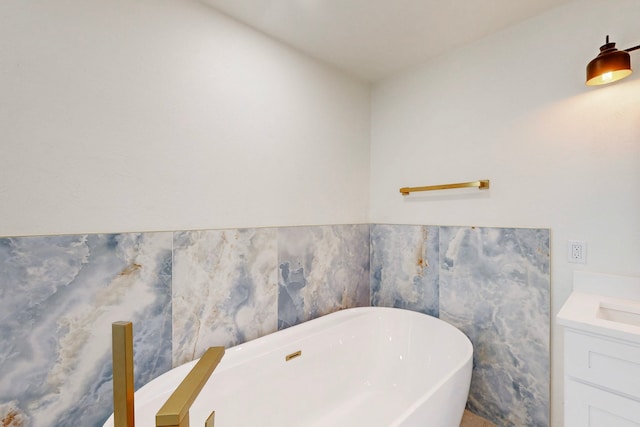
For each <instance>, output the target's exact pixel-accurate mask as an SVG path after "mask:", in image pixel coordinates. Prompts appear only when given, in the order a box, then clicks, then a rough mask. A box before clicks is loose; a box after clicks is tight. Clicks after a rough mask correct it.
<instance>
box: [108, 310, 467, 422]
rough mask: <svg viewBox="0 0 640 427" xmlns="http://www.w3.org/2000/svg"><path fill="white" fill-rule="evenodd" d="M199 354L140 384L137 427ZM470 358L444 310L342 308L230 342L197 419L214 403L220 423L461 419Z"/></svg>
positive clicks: (151, 416) (195, 410) (197, 407)
mask: <svg viewBox="0 0 640 427" xmlns="http://www.w3.org/2000/svg"><path fill="white" fill-rule="evenodd" d="M298 351H300V352H301V355H300V356H298V357H295V358H293V359H291V360H290V361H286V360H285V358H286V356H287V355H290V354H292V353H295V352H298ZM195 362H196V361H193V362H190V363H187V364H185V365H182V366H180V367H177V368H175V369H173V370H171V371H169V372H167V373H166V374H164V375H161V376H160V377H158V378H156V379H155V380H153V381H151V382H150V383H149V384H147V385H145V386H144V387H142V388H141V389H140V390H139V391H137V392H136V394H135V409H136V426H137V427H151V426H154V421H155V413H156V412H157V411H158V409H159V408H160V406H161V405H162V404H163V403H164V401H165V400H166V399H167V398H168V397H169V395H170V394H171V393H172V391H173V390H174V389H175V387H176V386H177V385H178V384H179V382H180V381H181V380H182V378H183V377H184V376H185V375H186V374H187V372H188V371H189V370H190V369H191V368H192V367H193V365H194V364H195ZM471 365H472V346H471V342H470V341H469V340H468V339H467V337H466V336H465V335H464V334H462V333H461V332H460V331H459V330H458V329H456V328H454V327H453V326H451V325H449V324H447V323H445V322H443V321H441V320H439V319H436V318H433V317H431V316H427V315H424V314H420V313H415V312H411V311H406V310H400V309H388V308H373V307H367V308H354V309H348V310H343V311H340V312H337V313H333V314H330V315H327V316H324V317H321V318H319V319H315V320H312V321H309V322H306V323H303V324H300V325H297V326H294V327H291V328H289V329H285V330H283V331H279V332H276V333H274V334H271V335H268V336H266V337H263V338H260V339H257V340H254V341H250V342H248V343H245V344H242V345H239V346H236V347H233V348H229V349H227V351H226V354H225V356H224V358H223V359H222V362H221V363H220V365H219V366H218V368H217V369H216V371H215V372H214V373H213V375H212V376H211V378H210V379H209V381H208V382H207V384H206V385H205V386H204V388H203V389H202V392H201V393H200V395H199V397H198V398H197V399H196V400H195V402H194V404H193V406H192V408H191V411H190V419H191V426H203V425H204V420H205V419H206V418H207V417H208V416H209V414H210V413H211V411H213V410H215V411H216V417H215V420H216V421H215V424H216V426H217V427H251V426H256V427H258V426H259V427H270V426H273V427H276V426H277V427H316V426H317V427H320V426H322V427H359V426H361V427H365V426H366V427H376V426H378V427H396V426H397V427H400V426H402V427H413V426H416V427H418V426H420V427H424V426H431V427H458V426H459V423H460V419H461V417H462V413H463V410H464V406H465V403H466V400H467V395H468V392H469V384H470V381H471ZM105 426H106V427H111V426H113V421H112V418H110V419H109V420H108V421H107V422H106V423H105Z"/></svg>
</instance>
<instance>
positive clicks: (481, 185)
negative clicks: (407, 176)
mask: <svg viewBox="0 0 640 427" xmlns="http://www.w3.org/2000/svg"><path fill="white" fill-rule="evenodd" d="M470 187H477V188H478V189H479V190H487V189H489V180H488V179H482V180H480V181H472V182H461V183H458V184H442V185H430V186H427V187H402V188H401V189H400V193H401V194H402V195H403V196H407V195H408V194H409V193H413V192H414V191H434V190H450V189H453V188H470Z"/></svg>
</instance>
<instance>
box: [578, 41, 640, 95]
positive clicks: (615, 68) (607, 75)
mask: <svg viewBox="0 0 640 427" xmlns="http://www.w3.org/2000/svg"><path fill="white" fill-rule="evenodd" d="M638 48H640V46H636V47H633V48H631V49H626V50H618V49H616V44H615V43H610V42H609V36H607V39H606V43H605V44H604V45H602V46H601V47H600V54H598V56H597V57H596V58H595V59H593V60H592V61H591V62H589V65H587V82H586V84H587V86H597V85H603V84H607V83H613V82H615V81H617V80H620V79H623V78H625V77H627V76H628V75H630V74H631V55H629V52H630V51H632V50H636V49H638Z"/></svg>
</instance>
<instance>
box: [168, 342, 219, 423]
mask: <svg viewBox="0 0 640 427" xmlns="http://www.w3.org/2000/svg"><path fill="white" fill-rule="evenodd" d="M222 356H224V347H210V348H209V349H208V350H207V351H206V352H205V353H204V355H203V356H202V357H201V358H200V360H199V361H198V363H196V365H195V366H194V367H193V369H191V371H190V372H189V373H188V374H187V376H186V377H185V378H184V380H182V382H181V383H180V385H178V388H176V390H175V391H174V392H173V394H172V395H171V396H170V397H169V399H167V401H166V402H165V404H164V405H163V406H162V408H160V410H159V411H158V413H157V414H156V427H188V426H189V408H191V405H192V404H193V401H194V400H195V399H196V397H198V394H199V393H200V390H202V387H204V385H205V383H206V382H207V380H208V379H209V377H210V376H211V374H212V373H213V371H214V370H215V369H216V367H217V366H218V363H220V360H222Z"/></svg>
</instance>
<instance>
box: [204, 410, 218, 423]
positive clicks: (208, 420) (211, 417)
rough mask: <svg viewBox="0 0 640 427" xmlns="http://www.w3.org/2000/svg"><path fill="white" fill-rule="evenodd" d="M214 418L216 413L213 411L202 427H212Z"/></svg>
mask: <svg viewBox="0 0 640 427" xmlns="http://www.w3.org/2000/svg"><path fill="white" fill-rule="evenodd" d="M215 417H216V411H213V412H212V413H211V415H209V418H207V421H205V422H204V427H213V423H214V422H215V420H214V418H215Z"/></svg>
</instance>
